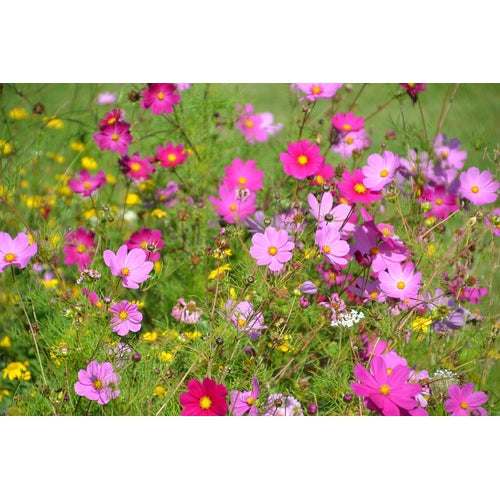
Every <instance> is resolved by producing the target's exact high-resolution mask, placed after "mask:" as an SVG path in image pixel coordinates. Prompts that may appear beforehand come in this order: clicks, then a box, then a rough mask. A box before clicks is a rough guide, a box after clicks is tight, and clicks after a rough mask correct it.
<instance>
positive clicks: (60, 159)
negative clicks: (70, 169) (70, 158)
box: [45, 151, 64, 165]
mask: <svg viewBox="0 0 500 500" xmlns="http://www.w3.org/2000/svg"><path fill="white" fill-rule="evenodd" d="M45 156H46V157H47V158H48V159H49V160H53V161H55V162H56V163H59V165H62V164H63V163H64V156H63V155H62V154H60V153H51V152H50V151H48V152H47V153H45Z"/></svg>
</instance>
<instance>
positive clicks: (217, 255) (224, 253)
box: [212, 248, 232, 260]
mask: <svg viewBox="0 0 500 500" xmlns="http://www.w3.org/2000/svg"><path fill="white" fill-rule="evenodd" d="M231 255H232V253H231V249H230V248H228V249H227V250H221V249H219V248H216V249H214V251H213V253H212V257H213V258H214V259H219V260H222V259H224V258H225V257H231Z"/></svg>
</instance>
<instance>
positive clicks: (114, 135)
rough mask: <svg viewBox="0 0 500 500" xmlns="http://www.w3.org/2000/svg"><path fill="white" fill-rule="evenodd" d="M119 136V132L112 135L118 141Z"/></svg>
mask: <svg viewBox="0 0 500 500" xmlns="http://www.w3.org/2000/svg"><path fill="white" fill-rule="evenodd" d="M119 138H120V136H119V135H118V134H113V135H112V136H111V139H113V141H117V140H118V139H119Z"/></svg>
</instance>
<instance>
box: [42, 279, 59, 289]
mask: <svg viewBox="0 0 500 500" xmlns="http://www.w3.org/2000/svg"><path fill="white" fill-rule="evenodd" d="M41 283H42V285H43V286H44V287H45V288H55V287H56V286H57V278H52V279H50V280H42V281H41Z"/></svg>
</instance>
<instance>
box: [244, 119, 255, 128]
mask: <svg viewBox="0 0 500 500" xmlns="http://www.w3.org/2000/svg"><path fill="white" fill-rule="evenodd" d="M245 127H247V128H252V127H253V121H252V120H246V121H245Z"/></svg>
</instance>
